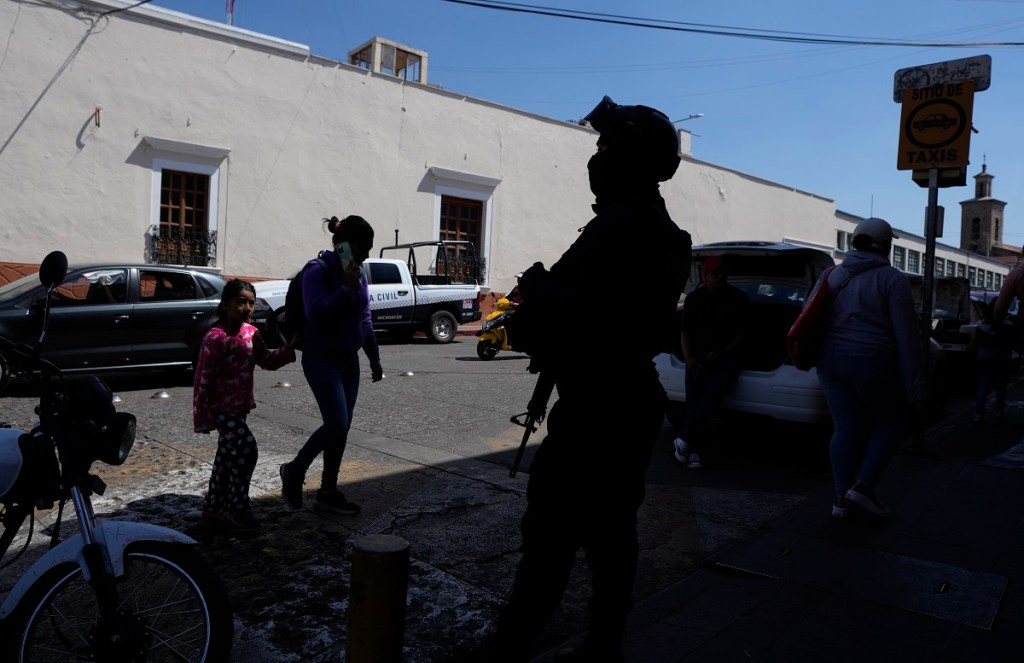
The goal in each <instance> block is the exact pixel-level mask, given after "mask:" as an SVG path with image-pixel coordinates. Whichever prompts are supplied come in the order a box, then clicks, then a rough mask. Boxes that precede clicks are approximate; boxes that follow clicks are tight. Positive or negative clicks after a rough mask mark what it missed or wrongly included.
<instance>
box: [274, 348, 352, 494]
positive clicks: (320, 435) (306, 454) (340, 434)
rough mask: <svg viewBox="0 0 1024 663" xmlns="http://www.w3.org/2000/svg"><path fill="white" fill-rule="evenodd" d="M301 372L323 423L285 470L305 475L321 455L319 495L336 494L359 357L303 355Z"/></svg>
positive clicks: (350, 422)
mask: <svg viewBox="0 0 1024 663" xmlns="http://www.w3.org/2000/svg"><path fill="white" fill-rule="evenodd" d="M302 373H303V375H305V376H306V382H308V383H309V388H310V389H311V390H312V391H313V397H314V398H316V404H317V406H318V407H319V408H320V416H321V418H322V419H323V420H324V423H323V425H321V426H320V428H317V429H316V430H315V431H313V434H312V435H310V436H309V439H308V440H306V444H304V445H303V446H302V448H301V449H299V453H298V455H296V456H295V460H293V461H292V462H291V463H289V464H288V469H289V470H290V471H291V472H294V473H296V474H300V475H305V474H306V470H308V469H309V466H310V465H311V464H312V463H313V460H314V459H315V458H316V457H317V456H318V455H319V454H320V453H323V455H324V469H323V475H322V477H321V479H320V492H331V491H335V490H337V489H338V473H339V472H340V471H341V458H342V456H343V455H344V454H345V444H346V443H347V442H348V429H349V427H350V426H351V425H352V411H353V410H354V409H355V407H356V396H357V395H358V394H359V356H358V355H356V354H354V353H353V354H352V355H351V356H348V357H344V358H341V359H336V358H329V357H323V356H317V355H307V354H305V353H303V355H302Z"/></svg>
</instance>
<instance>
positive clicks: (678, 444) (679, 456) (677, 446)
mask: <svg viewBox="0 0 1024 663" xmlns="http://www.w3.org/2000/svg"><path fill="white" fill-rule="evenodd" d="M672 446H673V447H674V449H673V455H674V456H675V457H676V460H677V461H679V462H680V463H682V464H683V465H686V463H687V458H686V457H687V455H688V454H687V451H689V449H688V448H687V446H686V442H684V441H683V438H681V437H677V438H676V439H675V440H673V441H672Z"/></svg>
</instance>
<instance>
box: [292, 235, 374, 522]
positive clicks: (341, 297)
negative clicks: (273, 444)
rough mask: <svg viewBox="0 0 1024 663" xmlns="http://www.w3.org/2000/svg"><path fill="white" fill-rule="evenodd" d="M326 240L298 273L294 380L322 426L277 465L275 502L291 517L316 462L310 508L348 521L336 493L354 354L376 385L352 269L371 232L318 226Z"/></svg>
mask: <svg viewBox="0 0 1024 663" xmlns="http://www.w3.org/2000/svg"><path fill="white" fill-rule="evenodd" d="M324 223H325V224H326V226H327V229H328V230H330V231H331V233H332V234H333V238H332V239H333V244H334V251H323V252H321V254H320V258H321V259H322V260H323V261H324V262H325V263H326V265H327V268H326V269H324V268H323V267H321V265H320V263H319V262H317V261H316V260H313V261H310V263H309V266H308V267H307V268H306V269H304V270H303V272H302V274H301V277H302V299H303V304H304V308H305V311H306V326H305V329H304V330H303V334H302V373H303V375H305V376H306V381H307V382H308V383H309V388H310V389H311V390H312V391H313V396H314V397H315V398H316V404H317V406H318V407H319V408H320V416H321V417H322V418H323V422H324V423H323V425H321V426H320V428H318V429H316V430H315V431H313V434H312V435H310V436H309V439H308V440H306V444H305V445H303V447H302V449H300V450H299V453H298V454H297V455H296V456H295V458H294V459H293V460H292V461H291V462H290V463H284V464H283V465H281V470H280V472H281V494H282V495H283V497H284V499H285V501H286V502H288V505H289V506H290V507H291V508H293V509H299V508H301V507H302V484H303V481H304V480H305V476H306V470H308V469H309V466H310V465H311V464H312V463H313V460H314V459H315V458H316V457H317V456H318V455H319V454H320V453H323V455H324V468H323V475H322V477H321V479H320V490H318V491H317V494H316V502H314V504H313V506H314V507H315V508H316V509H318V510H321V511H330V512H332V513H341V514H345V515H355V514H357V513H359V511H360V508H359V505H358V504H354V503H353V502H350V501H348V500H347V499H346V498H345V495H344V494H342V492H341V491H339V490H338V473H339V472H340V470H341V458H342V456H343V455H344V454H345V444H346V442H347V441H348V431H349V427H350V426H351V424H352V412H353V410H354V409H355V405H356V396H357V395H358V393H359V355H358V353H359V350H360V348H362V350H363V352H365V353H366V356H367V358H368V359H369V360H370V371H371V374H372V378H373V381H374V382H378V381H380V380H381V379H382V378H383V377H384V370H383V368H382V367H381V364H380V349H379V348H378V347H377V338H376V337H375V336H374V334H373V325H372V322H371V320H370V294H369V291H368V289H367V286H366V279H365V278H364V277H363V273H362V270H360V268H359V267H360V265H362V263H363V261H364V260H366V258H367V257H369V255H370V249H371V248H373V228H372V227H371V226H370V224H369V223H367V221H366V219H364V218H362V217H360V216H347V217H345V218H344V219H342V220H340V221H339V220H338V218H337V217H331V218H330V219H324Z"/></svg>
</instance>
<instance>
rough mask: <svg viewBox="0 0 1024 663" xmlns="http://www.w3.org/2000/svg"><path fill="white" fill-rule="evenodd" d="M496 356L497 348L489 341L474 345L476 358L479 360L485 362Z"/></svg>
mask: <svg viewBox="0 0 1024 663" xmlns="http://www.w3.org/2000/svg"><path fill="white" fill-rule="evenodd" d="M496 354H498V346H496V345H495V344H494V343H491V342H490V341H480V342H479V343H477V344H476V356H477V357H480V359H482V360H484V361H487V360H488V359H494V356H495V355H496Z"/></svg>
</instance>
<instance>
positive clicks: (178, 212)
mask: <svg viewBox="0 0 1024 663" xmlns="http://www.w3.org/2000/svg"><path fill="white" fill-rule="evenodd" d="M209 208H210V176H209V175H204V174H201V173H190V172H186V171H181V170H171V169H168V168H164V169H163V170H162V171H161V176H160V211H159V224H158V225H157V226H156V227H155V228H153V231H154V232H153V250H152V258H153V259H154V260H155V261H156V262H159V263H166V264H173V265H201V266H207V265H213V264H215V263H216V256H217V241H216V233H211V232H210V228H209Z"/></svg>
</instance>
